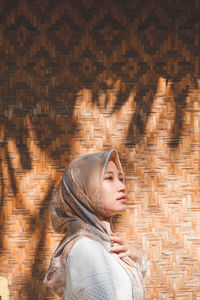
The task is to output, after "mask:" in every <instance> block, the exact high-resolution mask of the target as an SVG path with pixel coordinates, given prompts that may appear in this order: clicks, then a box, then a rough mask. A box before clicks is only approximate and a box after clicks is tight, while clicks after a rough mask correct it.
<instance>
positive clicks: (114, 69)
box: [0, 0, 200, 300]
mask: <svg viewBox="0 0 200 300" xmlns="http://www.w3.org/2000/svg"><path fill="white" fill-rule="evenodd" d="M199 16H200V2H199V1H198V0H196V1H187V0H182V1H178V0H175V1H170V0H166V1H156V0H155V1H153V0H150V1H144V0H134V1H126V0H124V1H115V0H108V1H104V0H96V1H92V0H82V1H81V0H76V1H68V0H66V1H64V0H63V1H59V0H57V1H53V0H43V1H40V0H34V1H33V0H29V1H27V0H21V1H13V0H7V1H6V0H5V1H4V0H1V1H0V85H1V90H0V92H1V94H0V122H1V127H0V134H1V135H0V153H1V154H0V179H1V190H0V205H1V210H0V216H1V231H0V242H1V245H0V252H1V255H0V276H2V277H4V278H3V279H2V278H0V279H1V280H7V282H8V284H9V286H8V288H9V293H10V299H13V300H16V299H20V300H21V299H27V300H32V299H43V300H44V299H57V298H56V297H55V296H54V295H53V294H52V293H51V291H50V290H49V289H47V288H45V287H44V286H43V284H42V280H43V277H44V274H45V272H46V270H47V266H48V263H49V260H50V257H51V254H52V253H53V251H54V250H55V248H56V246H57V244H58V241H59V240H60V238H61V237H60V236H58V235H56V234H54V233H53V232H52V229H51V223H50V213H49V205H50V200H51V197H52V194H53V192H54V190H55V187H56V185H57V183H58V181H59V180H60V178H61V176H62V172H63V169H64V166H65V165H66V164H67V163H68V162H69V161H70V160H71V159H73V158H74V157H75V156H77V155H80V154H84V153H89V152H95V151H100V150H104V149H108V148H112V147H116V148H117V149H118V150H119V151H120V157H121V159H122V162H123V165H124V168H125V171H126V182H127V188H128V191H129V195H130V199H129V209H128V211H127V212H126V213H125V214H124V215H123V216H122V217H121V218H118V217H117V218H116V219H115V228H116V232H117V233H118V234H119V235H121V237H122V238H123V239H126V240H130V242H131V243H134V245H135V246H136V247H137V248H138V249H141V251H143V252H145V253H146V254H147V255H148V256H149V258H150V260H151V266H150V269H149V272H148V274H147V280H146V285H147V292H148V299H177V300H185V299H200V284H199V283H200V272H199V270H200V259H199V258H200V200H199V196H200V195H199V193H200V192H199V186H200V184H199V183H200V176H199V166H200V156H199V150H200V129H199V128H200V121H199V115H200V62H199V53H200V21H199ZM1 282H5V281H1ZM6 293H7V292H6ZM4 297H5V298H3V296H2V299H8V298H6V295H4Z"/></svg>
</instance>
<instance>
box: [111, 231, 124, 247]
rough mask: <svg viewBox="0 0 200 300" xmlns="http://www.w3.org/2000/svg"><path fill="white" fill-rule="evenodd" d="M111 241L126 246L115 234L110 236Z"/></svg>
mask: <svg viewBox="0 0 200 300" xmlns="http://www.w3.org/2000/svg"><path fill="white" fill-rule="evenodd" d="M110 240H111V241H113V242H116V243H119V244H120V245H122V244H124V242H123V241H122V240H121V239H120V237H118V236H117V235H115V234H111V235H110Z"/></svg>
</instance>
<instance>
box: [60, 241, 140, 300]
mask: <svg viewBox="0 0 200 300" xmlns="http://www.w3.org/2000/svg"><path fill="white" fill-rule="evenodd" d="M119 260H120V259H119V258H118V257H117V255H111V254H110V253H109V252H107V251H106V250H105V248H104V247H103V246H102V245H101V244H100V243H98V242H96V241H94V240H91V239H89V238H87V237H81V238H79V239H78V240H77V241H76V242H75V244H74V245H73V247H72V249H71V250H70V252H69V255H68V259H67V265H66V278H67V280H66V288H65V294H64V297H63V299H64V300H76V299H77V300H133V299H134V300H142V299H143V297H144V295H143V293H144V291H143V287H142V283H141V280H140V278H139V276H138V275H137V272H136V274H135V276H134V282H131V280H130V277H129V275H128V273H127V271H126V267H125V268H123V267H122V265H121V262H122V261H121V260H120V261H119ZM124 265H126V264H125V263H124ZM139 272H140V271H139ZM132 287H133V288H132ZM133 291H134V294H133Z"/></svg>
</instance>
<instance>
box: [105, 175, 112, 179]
mask: <svg viewBox="0 0 200 300" xmlns="http://www.w3.org/2000/svg"><path fill="white" fill-rule="evenodd" d="M105 179H107V180H112V179H113V178H112V176H109V177H106V178H105Z"/></svg>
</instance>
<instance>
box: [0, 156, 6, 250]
mask: <svg viewBox="0 0 200 300" xmlns="http://www.w3.org/2000/svg"><path fill="white" fill-rule="evenodd" d="M0 183H1V194H0V220H1V222H0V254H1V251H2V248H3V229H4V218H3V206H4V196H5V184H4V179H3V169H2V160H1V159H0Z"/></svg>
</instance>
